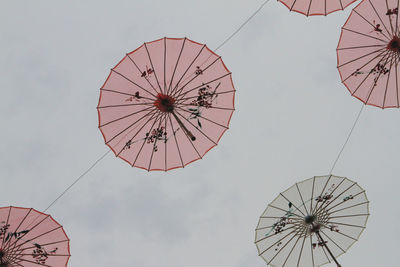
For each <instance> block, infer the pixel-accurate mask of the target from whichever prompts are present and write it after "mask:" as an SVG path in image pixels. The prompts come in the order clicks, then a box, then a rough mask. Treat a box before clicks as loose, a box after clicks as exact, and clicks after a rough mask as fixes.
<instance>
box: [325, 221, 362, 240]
mask: <svg viewBox="0 0 400 267" xmlns="http://www.w3.org/2000/svg"><path fill="white" fill-rule="evenodd" d="M321 226H322V227H324V228H326V229H329V228H328V227H326V226H325V225H323V224H321ZM335 233H338V234H341V235H342V236H345V237H347V238H350V239H352V240H354V241H357V239H356V238H354V237H351V236H349V235H346V234H343V233H342V232H335Z"/></svg>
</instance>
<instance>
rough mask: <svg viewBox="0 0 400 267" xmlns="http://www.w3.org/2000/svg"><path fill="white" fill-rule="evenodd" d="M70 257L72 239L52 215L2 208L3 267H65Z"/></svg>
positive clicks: (0, 248)
mask: <svg viewBox="0 0 400 267" xmlns="http://www.w3.org/2000/svg"><path fill="white" fill-rule="evenodd" d="M69 257H70V251H69V239H68V237H67V235H66V234H65V232H64V230H63V227H62V226H61V225H60V224H58V223H57V222H56V221H55V220H54V219H53V218H52V217H51V216H50V215H47V214H44V213H41V212H39V211H37V210H34V209H27V208H18V207H2V208H0V267H17V266H18V267H20V266H24V267H34V266H51V267H64V266H67V264H68V260H69Z"/></svg>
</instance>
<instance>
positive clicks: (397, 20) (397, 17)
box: [395, 1, 399, 36]
mask: <svg viewBox="0 0 400 267" xmlns="http://www.w3.org/2000/svg"><path fill="white" fill-rule="evenodd" d="M398 10H399V1H397V14H396V31H395V34H396V35H397V36H398V32H397V30H398V28H397V27H398V26H399V24H398V23H399V11H398Z"/></svg>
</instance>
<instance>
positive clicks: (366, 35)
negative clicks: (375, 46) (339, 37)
mask: <svg viewBox="0 0 400 267" xmlns="http://www.w3.org/2000/svg"><path fill="white" fill-rule="evenodd" d="M342 29H343V30H346V31H349V32H352V33H356V34H359V35H362V36H365V37H369V38H372V39H375V40H378V41H381V42H383V43H386V42H387V40H382V39H380V38H377V37H374V36H371V35H368V34H365V33H362V32H358V31H355V30H351V29H347V28H345V27H342ZM384 37H386V36H384Z"/></svg>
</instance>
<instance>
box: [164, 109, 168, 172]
mask: <svg viewBox="0 0 400 267" xmlns="http://www.w3.org/2000/svg"><path fill="white" fill-rule="evenodd" d="M167 116H168V114H165V126H164V127H165V131H167ZM167 141H168V139H167V135H165V142H164V171H167Z"/></svg>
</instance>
